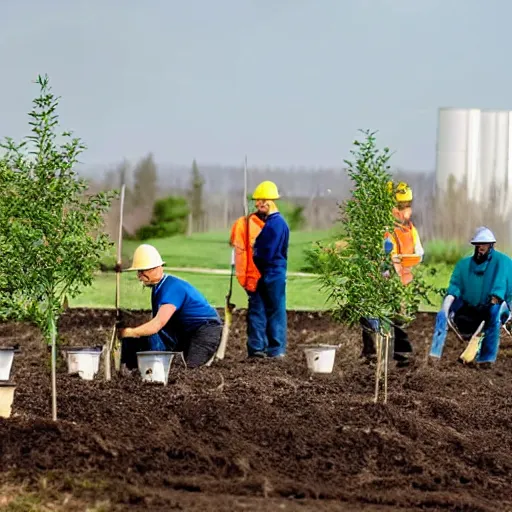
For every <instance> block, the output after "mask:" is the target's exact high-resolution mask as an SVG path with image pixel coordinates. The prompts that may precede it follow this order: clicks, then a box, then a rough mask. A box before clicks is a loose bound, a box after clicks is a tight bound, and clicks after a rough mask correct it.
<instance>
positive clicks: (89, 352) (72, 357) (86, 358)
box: [66, 347, 102, 380]
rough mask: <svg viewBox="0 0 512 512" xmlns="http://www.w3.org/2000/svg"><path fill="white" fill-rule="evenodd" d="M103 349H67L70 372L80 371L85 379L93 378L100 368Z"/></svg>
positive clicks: (79, 373) (80, 374)
mask: <svg viewBox="0 0 512 512" xmlns="http://www.w3.org/2000/svg"><path fill="white" fill-rule="evenodd" d="M101 350H102V349H101V348H96V347H73V348H70V349H66V356H67V357H66V359H67V362H68V373H78V375H79V376H80V377H81V378H82V379H84V380H93V379H94V376H95V375H96V374H97V373H98V371H99V369H100V356H101Z"/></svg>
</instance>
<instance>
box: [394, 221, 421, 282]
mask: <svg viewBox="0 0 512 512" xmlns="http://www.w3.org/2000/svg"><path fill="white" fill-rule="evenodd" d="M385 238H389V239H390V240H391V242H392V243H393V250H392V251H391V256H393V255H395V254H416V253H417V252H418V249H419V252H420V253H421V255H423V254H422V253H423V248H422V247H421V242H420V237H419V235H418V231H417V229H416V228H415V227H414V224H413V223H412V222H410V221H409V222H408V223H406V224H399V223H397V224H395V229H394V230H393V233H392V234H391V235H390V234H389V233H386V235H385ZM393 266H394V267H395V270H396V272H397V274H398V275H399V276H400V279H401V281H402V284H404V285H407V284H409V283H410V282H411V281H412V279H413V275H412V270H411V268H410V267H403V266H402V265H400V264H399V263H393Z"/></svg>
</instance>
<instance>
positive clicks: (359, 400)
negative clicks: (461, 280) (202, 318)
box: [0, 309, 512, 511]
mask: <svg viewBox="0 0 512 512" xmlns="http://www.w3.org/2000/svg"><path fill="white" fill-rule="evenodd" d="M127 317H128V322H129V323H133V324H137V323H138V322H140V321H142V320H145V319H147V318H149V317H148V312H131V313H130V314H129V315H128V316H127ZM112 326H113V312H112V311H109V310H105V311H93V310H76V309H73V310H69V311H68V312H67V313H66V314H65V315H64V316H63V317H62V319H61V322H60V327H59V329H60V334H61V339H62V343H64V344H69V345H73V346H79V345H97V344H103V343H104V342H105V341H106V340H107V339H108V337H109V335H110V333H111V329H112ZM432 328H433V317H432V316H431V315H426V314H423V315H420V316H419V317H418V319H417V320H416V322H415V323H414V324H413V325H412V326H411V327H410V329H409V333H410V337H411V341H412V342H413V344H414V346H415V351H416V352H415V358H414V360H413V362H412V363H411V365H410V366H409V367H406V368H395V367H394V366H393V365H392V367H391V368H390V375H389V397H388V404H386V405H384V404H382V403H377V404H375V403H373V393H374V385H375V379H374V376H375V369H374V368H373V367H372V366H371V365H368V364H366V363H364V362H363V361H362V360H361V359H360V358H359V353H360V332H358V331H357V330H356V331H351V330H349V329H347V328H345V327H343V326H340V325H337V324H335V323H333V322H332V321H331V320H330V318H329V316H328V315H327V314H325V313H324V314H322V313H317V312H315V313H309V312H289V331H288V332H289V351H288V356H287V357H286V358H285V359H283V360H278V361H273V360H270V361H265V360H257V361H248V360H247V359H246V358H245V354H246V350H245V342H246V335H245V312H244V311H238V312H236V313H235V315H234V325H233V329H232V335H231V338H230V342H229V346H228V350H227V356H226V359H225V360H224V361H223V362H221V363H218V364H215V365H213V366H212V367H210V368H199V369H196V370H189V369H185V368H183V367H181V366H180V365H179V364H178V363H176V364H174V363H173V366H172V368H171V376H170V380H169V384H168V386H162V385H158V384H147V383H143V382H142V381H141V379H140V377H139V376H137V375H133V376H130V377H124V378H121V377H117V376H115V377H114V378H113V380H112V381H111V382H105V381H104V380H103V374H102V369H100V375H99V376H98V377H97V378H96V380H94V381H83V380H81V379H79V378H78V377H75V376H70V375H67V373H66V368H65V365H62V367H61V369H60V371H59V374H58V379H57V386H58V415H59V421H58V422H57V423H53V422H52V421H51V396H50V373H49V354H48V351H47V348H46V347H45V346H44V345H43V343H42V341H41V338H40V336H39V334H38V332H37V330H35V329H33V328H31V327H29V326H25V325H16V324H8V325H1V326H0V343H1V344H3V345H10V344H12V341H13V339H16V340H17V341H18V342H19V343H20V347H21V353H20V354H17V355H16V357H15V361H14V367H13V380H14V381H15V382H16V384H17V388H16V393H15V401H14V405H13V416H12V418H10V419H8V420H2V419H0V471H1V472H2V479H1V482H4V483H5V482H9V483H14V482H21V481H25V482H28V483H29V484H30V485H33V486H37V485H40V479H41V477H42V476H45V478H47V479H50V480H51V482H52V484H53V485H55V486H57V488H58V489H60V490H61V491H62V492H63V493H64V492H68V491H69V490H70V489H72V490H73V492H75V493H76V492H78V490H77V486H76V482H77V481H80V482H85V481H87V482H93V483H94V484H92V483H91V484H90V486H89V487H88V486H87V485H81V487H80V492H81V493H82V494H83V493H91V486H92V487H93V488H94V493H93V494H94V496H95V497H96V498H97V497H98V496H101V497H102V498H104V499H106V500H108V503H109V504H110V505H109V506H110V507H111V509H112V510H114V509H119V510H125V509H127V508H129V509H132V508H137V509H145V508H147V509H152V510H160V509H162V510H171V509H173V507H174V508H180V507H181V508H182V509H186V510H196V509H197V510H237V509H240V510H242V509H244V510H278V509H283V508H284V509H285V510H296V509H298V508H295V507H299V508H300V510H309V509H311V510H313V508H314V509H317V510H328V509H329V510H341V508H338V507H340V506H341V505H342V504H343V505H344V507H345V508H343V510H348V509H350V510H363V509H365V510H384V509H386V510H397V509H401V510H417V509H423V510H424V509H429V510H465V511H469V510H472V511H491V510H493V511H495V510H512V501H511V498H510V496H511V492H510V491H511V489H512V472H511V470H512V450H511V448H512V441H511V436H510V423H511V420H512V384H511V382H510V378H509V375H510V371H511V369H512V359H511V358H510V357H509V354H508V351H507V349H506V348H507V345H506V343H507V340H504V344H503V345H502V347H504V348H502V351H501V353H500V358H499V361H498V363H497V364H496V365H495V367H494V368H492V369H490V370H479V369H473V368H468V367H463V366H461V365H459V364H458V363H457V362H456V359H457V356H458V355H459V353H460V352H461V350H462V348H463V347H461V345H460V343H459V342H458V340H457V339H456V338H454V337H453V336H451V335H450V336H449V338H448V342H447V347H446V350H445V354H444V357H443V359H442V360H441V361H440V362H439V363H438V364H436V365H433V364H432V363H429V362H428V361H427V357H426V354H427V351H428V347H429V343H430V339H431V336H432ZM314 343H333V344H338V343H339V344H341V348H340V349H339V350H338V352H337V356H336V363H335V370H334V372H333V373H332V374H329V375H314V376H312V375H310V374H309V373H308V371H307V368H306V364H305V357H304V353H303V351H302V349H301V348H300V345H302V344H314ZM72 482H75V484H73V483H72ZM310 500H316V501H315V503H314V504H313V505H311V508H310V507H309V505H308V508H306V505H307V504H309V503H311V502H310ZM318 500H321V501H318ZM300 504H303V505H304V506H300ZM348 505H350V507H352V508H348ZM159 507H160V508H159ZM251 507H254V508H251ZM326 507H327V508H326Z"/></svg>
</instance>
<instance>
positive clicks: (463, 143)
mask: <svg viewBox="0 0 512 512" xmlns="http://www.w3.org/2000/svg"><path fill="white" fill-rule="evenodd" d="M480 117H481V111H480V110H479V109H459V108H441V109H439V120H438V129H437V154H436V185H437V188H438V190H439V191H446V189H447V187H448V182H449V179H450V176H453V177H454V178H455V181H456V183H461V182H462V181H464V179H466V180H467V187H468V194H469V197H470V198H471V199H472V200H476V201H480V200H481V199H482V197H481V195H482V187H481V186H480Z"/></svg>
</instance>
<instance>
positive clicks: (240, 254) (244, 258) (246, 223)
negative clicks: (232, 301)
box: [229, 213, 265, 292]
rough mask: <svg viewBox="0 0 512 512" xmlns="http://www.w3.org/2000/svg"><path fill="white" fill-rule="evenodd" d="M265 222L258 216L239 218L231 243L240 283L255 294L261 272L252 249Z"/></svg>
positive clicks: (235, 223) (252, 214)
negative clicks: (254, 259) (255, 262)
mask: <svg viewBox="0 0 512 512" xmlns="http://www.w3.org/2000/svg"><path fill="white" fill-rule="evenodd" d="M264 225H265V221H263V220H261V219H260V218H259V217H258V216H257V215H256V214H254V213H251V214H250V215H249V217H248V218H247V217H245V216H244V217H240V218H238V219H237V220H236V221H235V222H234V224H233V226H232V228H231V237H230V239H229V243H230V244H231V245H232V246H233V248H234V249H235V272H236V278H237V279H238V282H239V283H240V285H241V286H242V288H245V289H246V290H247V291H249V292H254V291H255V290H256V286H257V284H258V280H259V278H260V277H261V274H260V272H259V270H258V269H257V268H256V265H255V264H254V262H253V260H252V247H253V245H254V241H255V240H256V237H257V236H258V235H259V234H260V232H261V230H262V229H263V226H264ZM247 227H249V237H247Z"/></svg>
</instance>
